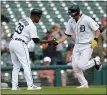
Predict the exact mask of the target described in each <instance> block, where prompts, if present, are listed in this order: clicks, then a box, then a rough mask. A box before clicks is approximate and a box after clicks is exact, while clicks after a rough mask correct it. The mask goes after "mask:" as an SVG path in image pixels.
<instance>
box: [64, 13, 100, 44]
mask: <svg viewBox="0 0 107 95" xmlns="http://www.w3.org/2000/svg"><path fill="white" fill-rule="evenodd" d="M98 28H99V25H98V24H97V23H96V22H95V21H94V20H93V19H92V18H91V17H89V16H86V15H84V14H82V16H81V17H80V19H79V20H78V21H77V22H76V21H75V20H74V19H73V18H71V19H69V21H68V23H67V27H66V31H65V34H67V35H73V33H75V34H76V41H75V42H76V43H89V42H90V41H91V40H92V39H93V38H94V36H95V31H96V30H97V29H98Z"/></svg>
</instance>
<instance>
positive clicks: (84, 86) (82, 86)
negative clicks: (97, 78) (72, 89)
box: [76, 85, 89, 88]
mask: <svg viewBox="0 0 107 95" xmlns="http://www.w3.org/2000/svg"><path fill="white" fill-rule="evenodd" d="M76 88H89V87H88V85H87V86H86V85H81V86H78V87H76Z"/></svg>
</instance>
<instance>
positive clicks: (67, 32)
mask: <svg viewBox="0 0 107 95" xmlns="http://www.w3.org/2000/svg"><path fill="white" fill-rule="evenodd" d="M65 34H67V35H72V34H73V30H72V27H71V25H70V21H68V23H67V25H66V31H65Z"/></svg>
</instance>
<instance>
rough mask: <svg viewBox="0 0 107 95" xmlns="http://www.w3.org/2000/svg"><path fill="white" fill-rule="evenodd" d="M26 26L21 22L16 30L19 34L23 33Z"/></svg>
mask: <svg viewBox="0 0 107 95" xmlns="http://www.w3.org/2000/svg"><path fill="white" fill-rule="evenodd" d="M23 28H24V26H23V25H22V24H21V23H18V27H17V28H16V30H15V32H17V33H18V34H21V33H22V30H23Z"/></svg>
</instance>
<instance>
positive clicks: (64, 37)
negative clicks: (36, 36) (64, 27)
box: [57, 34, 68, 43]
mask: <svg viewBox="0 0 107 95" xmlns="http://www.w3.org/2000/svg"><path fill="white" fill-rule="evenodd" d="M67 37H68V36H67V35H65V34H63V36H61V38H60V39H58V40H57V42H58V43H62V42H64V41H65V40H66V39H67Z"/></svg>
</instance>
